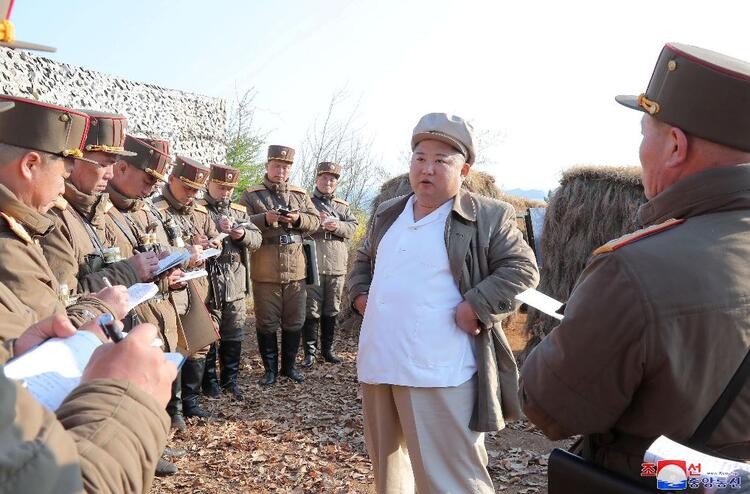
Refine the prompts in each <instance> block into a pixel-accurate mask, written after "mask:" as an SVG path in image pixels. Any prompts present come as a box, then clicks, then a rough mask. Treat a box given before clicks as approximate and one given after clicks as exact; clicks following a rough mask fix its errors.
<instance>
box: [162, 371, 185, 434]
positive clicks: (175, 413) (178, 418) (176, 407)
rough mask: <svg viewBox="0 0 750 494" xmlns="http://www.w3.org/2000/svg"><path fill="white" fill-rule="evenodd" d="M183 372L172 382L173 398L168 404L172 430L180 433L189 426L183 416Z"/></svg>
mask: <svg viewBox="0 0 750 494" xmlns="http://www.w3.org/2000/svg"><path fill="white" fill-rule="evenodd" d="M181 378H182V371H179V372H178V373H177V377H176V378H175V380H174V381H172V396H171V397H170V398H169V402H167V413H168V414H169V417H170V418H171V419H172V429H177V431H178V432H185V431H186V430H187V424H185V417H184V416H183V415H182V379H181Z"/></svg>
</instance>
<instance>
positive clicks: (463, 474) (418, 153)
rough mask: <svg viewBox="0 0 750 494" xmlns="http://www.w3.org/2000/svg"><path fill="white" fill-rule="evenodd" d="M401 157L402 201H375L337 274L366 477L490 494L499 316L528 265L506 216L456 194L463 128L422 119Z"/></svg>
mask: <svg viewBox="0 0 750 494" xmlns="http://www.w3.org/2000/svg"><path fill="white" fill-rule="evenodd" d="M412 150H413V155H412V161H411V166H410V171H409V179H410V183H411V187H412V189H413V190H414V194H410V195H408V196H402V197H397V198H394V199H391V200H390V201H386V202H384V203H383V204H381V205H380V207H379V208H378V210H377V211H376V213H375V215H374V218H373V223H372V227H371V230H370V232H369V235H368V238H367V240H366V241H365V243H364V244H363V246H362V247H361V248H360V249H359V251H358V252H357V257H356V260H355V262H354V266H353V268H352V272H351V274H350V278H349V280H348V289H349V294H350V299H351V300H353V301H354V302H353V305H354V308H355V309H356V310H357V311H358V312H359V313H360V314H363V316H364V321H363V324H362V331H361V333H360V341H359V357H358V361H357V371H358V377H359V381H360V382H361V383H362V395H363V400H362V401H363V409H364V416H365V440H366V443H367V448H368V452H369V454H370V458H371V460H372V462H373V467H374V470H375V482H376V486H377V490H378V492H379V493H397V492H399V493H400V492H414V487H415V483H416V488H417V490H418V491H419V492H420V494H423V493H430V492H440V493H446V492H456V493H465V492H488V493H489V492H494V490H493V487H492V480H491V479H490V476H489V473H488V472H487V468H486V465H487V452H486V450H485V446H484V432H486V431H489V430H499V429H502V428H503V427H504V426H505V420H506V419H514V418H517V417H518V416H519V415H520V409H519V405H518V399H517V396H516V393H517V390H518V384H517V378H518V370H517V368H516V364H515V361H514V359H513V354H512V352H511V350H510V348H509V346H508V343H507V339H506V338H505V335H504V334H503V332H502V327H501V325H500V321H501V320H502V318H503V317H504V315H506V314H507V313H508V312H510V311H511V310H512V308H513V303H514V302H513V300H514V297H515V295H516V294H518V293H520V292H521V291H523V290H525V289H526V288H528V287H531V286H535V285H536V283H537V281H538V271H537V267H536V264H535V262H534V256H533V253H532V251H531V249H530V248H529V246H528V245H527V244H526V243H525V241H524V240H523V236H522V235H521V232H520V231H519V230H518V227H517V224H516V219H515V211H514V209H513V208H512V207H511V206H510V205H508V204H505V203H502V202H500V201H496V200H493V199H489V198H486V197H482V196H479V195H475V194H472V193H468V192H465V191H462V190H461V183H462V182H463V179H464V178H465V177H466V176H467V175H468V173H469V171H470V168H471V164H472V163H473V162H474V143H473V136H472V128H471V126H470V125H469V124H468V123H467V122H465V121H464V120H463V119H461V118H460V117H457V116H453V115H447V114H444V113H431V114H428V115H425V116H424V117H422V119H421V120H420V121H419V123H418V124H417V126H416V128H415V129H414V133H413V135H412ZM368 302H369V303H368ZM407 451H408V453H407Z"/></svg>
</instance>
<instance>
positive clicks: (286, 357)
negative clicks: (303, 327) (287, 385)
mask: <svg viewBox="0 0 750 494" xmlns="http://www.w3.org/2000/svg"><path fill="white" fill-rule="evenodd" d="M301 338H302V332H301V331H294V332H291V331H282V332H281V375H282V376H286V377H288V378H289V379H291V380H292V381H294V382H297V383H301V382H302V381H304V380H305V378H304V377H302V374H300V373H299V372H297V369H295V366H296V361H297V352H298V351H299V342H300V339H301Z"/></svg>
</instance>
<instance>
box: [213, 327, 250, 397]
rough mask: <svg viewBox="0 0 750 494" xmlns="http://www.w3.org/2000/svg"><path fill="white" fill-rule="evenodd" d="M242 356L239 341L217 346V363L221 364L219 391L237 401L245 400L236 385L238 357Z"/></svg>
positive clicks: (238, 367)
mask: <svg viewBox="0 0 750 494" xmlns="http://www.w3.org/2000/svg"><path fill="white" fill-rule="evenodd" d="M241 356H242V342H241V341H222V342H221V345H220V346H219V362H220V364H221V389H223V390H224V392H225V393H229V394H231V395H232V398H233V399H235V400H237V401H242V400H244V399H245V397H244V396H242V392H241V391H240V386H239V384H237V375H238V374H239V372H240V357H241Z"/></svg>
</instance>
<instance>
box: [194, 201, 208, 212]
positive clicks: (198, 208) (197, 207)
mask: <svg viewBox="0 0 750 494" xmlns="http://www.w3.org/2000/svg"><path fill="white" fill-rule="evenodd" d="M193 209H195V210H196V211H200V212H201V213H205V214H208V209H206V206H204V205H203V204H200V203H198V202H194V203H193Z"/></svg>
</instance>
